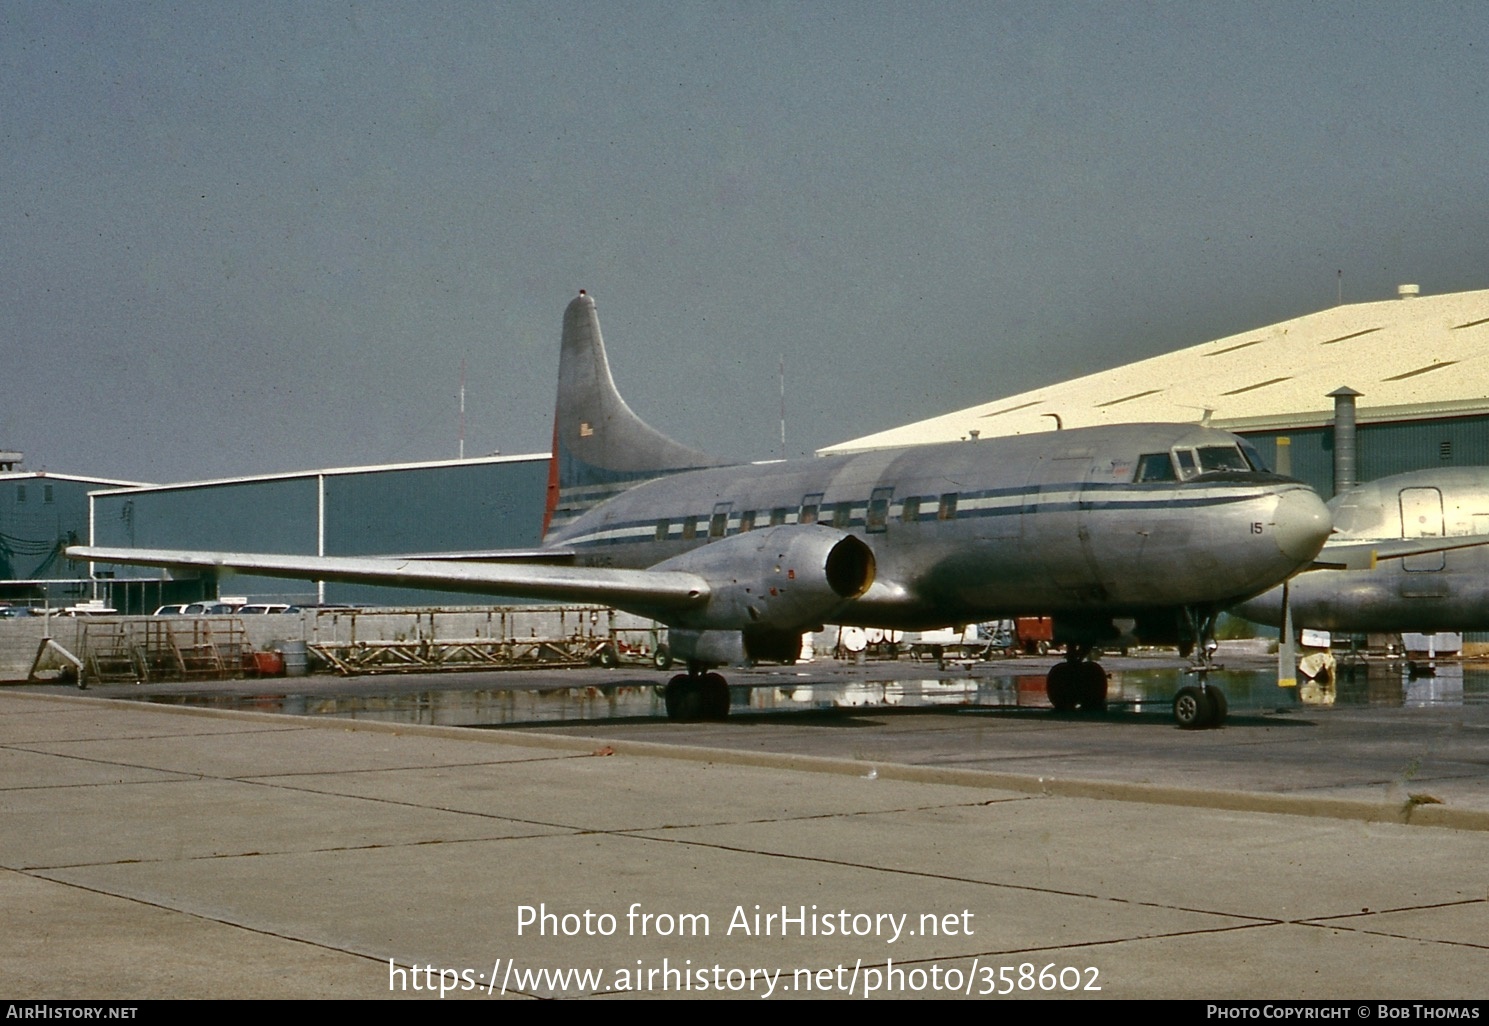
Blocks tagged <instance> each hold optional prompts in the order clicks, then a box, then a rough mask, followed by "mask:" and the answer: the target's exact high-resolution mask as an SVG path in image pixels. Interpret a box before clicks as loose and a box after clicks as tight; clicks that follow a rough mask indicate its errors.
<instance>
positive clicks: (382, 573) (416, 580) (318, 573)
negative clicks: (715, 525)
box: [67, 546, 709, 614]
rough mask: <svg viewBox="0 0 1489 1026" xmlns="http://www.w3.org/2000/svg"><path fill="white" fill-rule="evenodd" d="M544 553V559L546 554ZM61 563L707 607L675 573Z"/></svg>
mask: <svg viewBox="0 0 1489 1026" xmlns="http://www.w3.org/2000/svg"><path fill="white" fill-rule="evenodd" d="M550 555H551V554H550ZM67 558H69V559H75V560H91V561H93V562H95V563H121V564H125V565H129V566H156V567H164V568H166V569H170V570H199V571H203V570H205V571H212V570H217V571H220V570H232V571H235V572H237V573H244V574H259V575H261V576H267V577H289V578H294V579H296V580H305V581H344V582H350V583H356V584H381V585H392V586H395V587H403V588H430V589H434V590H438V591H463V592H473V593H476V594H486V595H511V596H513V597H521V598H542V599H552V600H554V601H558V602H603V603H607V604H610V605H614V606H617V607H619V608H622V609H627V610H631V611H635V612H638V613H643V614H646V613H649V612H653V611H655V612H662V611H676V610H680V609H687V608H693V607H701V606H704V605H706V604H707V603H708V597H709V587H708V582H707V581H705V580H704V579H703V578H702V577H699V576H697V575H696V574H691V573H687V572H684V571H679V570H618V569H614V568H610V567H575V566H551V565H540V564H534V563H512V562H499V563H494V562H480V561H476V560H466V561H461V560H451V559H414V558H405V557H389V556H290V555H265V554H261V553H244V552H190V551H181V550H173V549H111V548H95V547H92V546H73V547H71V548H69V549H68V550H67Z"/></svg>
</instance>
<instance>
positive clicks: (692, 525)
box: [682, 517, 698, 541]
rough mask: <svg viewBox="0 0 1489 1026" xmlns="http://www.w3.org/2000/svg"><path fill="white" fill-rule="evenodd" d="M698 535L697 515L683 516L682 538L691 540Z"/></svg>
mask: <svg viewBox="0 0 1489 1026" xmlns="http://www.w3.org/2000/svg"><path fill="white" fill-rule="evenodd" d="M697 537H698V519H697V517H685V518H683V522H682V540H683V541H692V540H693V539H694V538H697Z"/></svg>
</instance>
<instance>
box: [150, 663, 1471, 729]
mask: <svg viewBox="0 0 1489 1026" xmlns="http://www.w3.org/2000/svg"><path fill="white" fill-rule="evenodd" d="M788 672H789V671H788ZM1214 676H1215V677H1218V678H1220V681H1219V682H1220V683H1221V684H1222V686H1223V687H1224V688H1225V689H1226V693H1227V694H1228V695H1229V696H1230V704H1231V711H1232V713H1233V714H1241V715H1245V714H1247V713H1252V714H1259V713H1263V712H1275V711H1279V710H1287V709H1303V708H1307V707H1311V706H1328V705H1341V706H1344V705H1353V706H1366V705H1371V706H1404V707H1408V708H1420V707H1427V706H1438V705H1463V704H1465V703H1467V704H1479V703H1484V702H1489V669H1477V668H1474V669H1465V668H1464V667H1463V666H1462V665H1461V664H1446V663H1445V664H1440V665H1439V666H1438V667H1437V668H1436V675H1435V676H1417V677H1411V676H1409V675H1408V674H1407V673H1406V672H1405V670H1404V667H1403V665H1402V664H1391V663H1376V664H1371V665H1370V666H1368V667H1364V666H1356V667H1348V666H1341V667H1340V672H1339V679H1338V680H1337V681H1333V682H1328V683H1324V684H1311V683H1309V682H1300V683H1302V684H1303V686H1302V687H1299V688H1297V689H1293V688H1279V687H1278V686H1277V679H1276V676H1275V673H1272V672H1268V671H1265V670H1235V671H1222V672H1218V673H1216V674H1215V675H1214ZM1189 680H1190V678H1189V675H1187V674H1185V673H1183V672H1182V671H1179V670H1174V669H1157V670H1125V671H1121V672H1116V673H1113V674H1112V675H1111V684H1110V687H1109V690H1108V700H1109V704H1110V711H1109V713H1108V718H1109V719H1114V720H1115V719H1120V718H1121V717H1123V716H1130V715H1134V714H1144V715H1147V714H1162V715H1163V716H1167V715H1168V712H1169V705H1170V703H1171V702H1172V701H1173V695H1174V692H1175V691H1176V690H1177V689H1178V688H1179V687H1181V686H1183V685H1184V684H1185V683H1188V682H1189ZM345 687H346V689H347V690H346V691H345V692H342V693H338V694H332V695H310V694H273V693H263V694H254V695H245V694H241V693H240V694H228V693H213V692H194V693H175V694H162V695H151V696H142V697H143V698H144V699H145V700H146V701H151V702H158V703H165V704H171V705H191V706H208V707H216V708H230V709H255V710H260V711H265V712H278V713H285V714H290V715H299V716H340V717H346V718H349V719H359V720H378V721H383V722H389V723H420V724H438V725H444V726H514V725H519V724H543V723H575V722H585V721H599V720H612V719H634V718H649V717H655V718H658V719H661V718H665V717H666V714H667V711H666V706H665V704H664V703H663V699H662V692H661V689H660V688H658V687H655V686H653V685H652V684H650V683H646V682H626V683H617V684H614V685H598V686H584V687H556V688H489V689H476V688H469V687H466V688H453V687H452V688H448V689H440V688H430V689H425V690H419V691H397V690H383V691H381V692H374V691H373V690H372V689H373V688H376V687H378V684H377V683H374V682H372V681H370V680H368V681H364V682H362V683H350V682H348V683H346V684H345ZM730 697H731V699H732V703H733V705H732V708H731V714H732V715H749V714H751V713H754V714H767V713H784V712H800V711H807V710H830V709H845V708H848V709H862V710H864V711H865V712H869V711H872V710H874V709H886V710H887V709H937V708H939V709H946V710H950V709H954V708H955V709H966V710H979V709H986V710H989V711H995V710H1012V709H1028V710H1036V709H1048V708H1049V704H1048V701H1047V699H1046V698H1045V694H1044V678H1043V677H1041V676H1038V675H1034V676H988V677H958V678H949V679H915V678H907V679H893V680H868V681H864V680H854V681H846V682H844V681H832V680H824V679H822V678H821V677H820V676H818V675H814V674H811V673H807V672H801V673H799V674H797V675H796V676H795V677H794V678H793V677H789V676H783V679H782V680H781V681H780V682H779V683H773V684H755V685H753V686H750V687H734V688H731V689H730Z"/></svg>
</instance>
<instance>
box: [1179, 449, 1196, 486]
mask: <svg viewBox="0 0 1489 1026" xmlns="http://www.w3.org/2000/svg"><path fill="white" fill-rule="evenodd" d="M1174 459H1176V460H1178V461H1179V477H1180V479H1181V480H1185V481H1187V480H1189V479H1190V478H1191V477H1193V476H1194V475H1195V474H1198V473H1199V467H1198V465H1197V464H1196V463H1195V462H1194V450H1193V449H1175V450H1174Z"/></svg>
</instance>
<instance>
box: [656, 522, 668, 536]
mask: <svg viewBox="0 0 1489 1026" xmlns="http://www.w3.org/2000/svg"><path fill="white" fill-rule="evenodd" d="M667 527H668V524H667V520H666V518H665V517H664V518H662V519H661V520H658V521H657V541H666V540H667Z"/></svg>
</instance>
